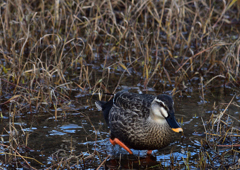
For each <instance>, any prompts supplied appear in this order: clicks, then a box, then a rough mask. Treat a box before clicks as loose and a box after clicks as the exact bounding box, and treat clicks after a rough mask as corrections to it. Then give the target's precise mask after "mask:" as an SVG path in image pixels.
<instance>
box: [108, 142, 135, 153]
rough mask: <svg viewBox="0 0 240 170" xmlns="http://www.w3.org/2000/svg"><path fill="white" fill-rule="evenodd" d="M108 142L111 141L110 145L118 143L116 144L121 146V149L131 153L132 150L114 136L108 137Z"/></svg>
mask: <svg viewBox="0 0 240 170" xmlns="http://www.w3.org/2000/svg"><path fill="white" fill-rule="evenodd" d="M110 142H111V144H112V145H116V144H118V145H119V146H121V147H122V148H123V149H125V150H126V151H128V153H130V154H133V153H132V151H131V150H130V149H129V148H128V147H127V146H126V145H125V144H124V143H122V142H121V141H120V140H119V139H118V138H114V139H113V140H112V139H110Z"/></svg>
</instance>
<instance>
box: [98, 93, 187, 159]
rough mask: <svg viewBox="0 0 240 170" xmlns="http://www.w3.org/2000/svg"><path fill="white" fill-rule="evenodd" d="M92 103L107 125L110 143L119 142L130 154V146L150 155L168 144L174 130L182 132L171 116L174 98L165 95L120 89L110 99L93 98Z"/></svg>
mask: <svg viewBox="0 0 240 170" xmlns="http://www.w3.org/2000/svg"><path fill="white" fill-rule="evenodd" d="M95 105H96V107H97V108H98V110H100V111H102V112H103V116H104V119H105V121H106V123H107V125H108V126H109V128H110V142H111V144H112V145H116V144H118V145H120V146H121V147H122V148H124V149H125V150H126V151H127V152H128V153H129V154H133V152H132V150H131V149H136V150H148V151H147V154H151V153H152V150H155V149H161V148H164V147H166V146H168V145H169V144H170V143H171V142H172V138H173V136H174V132H176V133H182V132H183V129H182V128H181V127H180V125H179V124H178V122H177V121H176V119H175V116H174V112H175V111H174V101H173V99H172V97H171V96H170V95H167V94H159V95H157V96H153V95H150V94H137V93H131V92H128V91H119V92H117V93H115V94H114V96H113V97H112V99H111V100H109V101H96V102H95ZM130 148H131V149H130Z"/></svg>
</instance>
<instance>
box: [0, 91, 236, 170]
mask: <svg viewBox="0 0 240 170" xmlns="http://www.w3.org/2000/svg"><path fill="white" fill-rule="evenodd" d="M133 92H136V91H133ZM151 94H157V93H156V92H154V91H151ZM219 94H221V93H217V91H214V92H213V93H210V92H208V94H206V95H205V101H207V103H205V104H202V103H198V102H199V101H200V100H201V98H200V97H199V95H198V94H197V93H196V94H195V93H191V94H186V95H182V96H177V95H175V96H174V101H175V115H176V119H177V120H178V121H179V122H180V124H181V127H182V128H183V130H184V134H183V136H181V135H180V136H176V138H175V141H174V142H172V143H171V144H170V146H167V147H166V148H163V149H161V150H154V151H153V154H152V155H151V156H147V155H146V151H138V150H133V155H129V154H128V153H127V152H126V151H125V150H124V149H122V148H120V147H118V146H117V145H116V146H114V147H113V146H111V144H110V142H109V129H108V127H107V125H106V123H105V121H104V118H103V115H102V113H101V112H99V111H97V110H96V109H95V106H94V101H95V100H98V96H93V99H91V100H90V101H89V103H86V99H85V98H84V97H81V98H78V99H77V101H76V103H73V105H75V106H79V107H80V109H77V108H76V110H77V111H72V110H71V111H69V112H67V111H66V110H65V113H66V116H65V118H61V117H60V118H58V120H57V121H55V120H54V119H48V117H50V116H52V115H49V116H48V117H47V116H46V114H45V116H41V117H40V116H39V117H35V118H34V119H31V120H29V118H27V116H22V118H21V119H20V118H19V119H17V118H16V119H15V122H16V123H15V128H17V129H18V131H19V134H20V135H21V130H23V131H24V132H25V133H27V134H28V136H29V138H28V141H27V147H28V149H26V150H25V151H23V152H26V153H27V154H28V156H30V157H34V158H35V159H37V160H38V161H39V162H41V163H43V164H44V166H43V165H41V166H40V165H39V164H38V163H36V162H34V161H32V164H34V166H35V167H39V168H44V167H49V166H50V165H52V164H54V162H55V161H57V160H59V159H61V158H64V157H66V158H67V157H69V155H71V154H74V155H76V156H79V157H78V159H76V160H78V162H77V163H76V164H74V165H75V167H79V168H96V167H98V166H99V165H100V163H101V162H102V161H104V160H105V159H106V158H107V156H108V155H111V156H110V157H109V158H108V159H107V160H106V162H105V168H108V169H116V168H122V169H139V168H164V167H171V166H173V167H175V166H177V167H184V166H185V164H186V161H188V162H189V163H191V164H197V163H198V162H197V161H196V159H198V157H199V155H198V154H199V149H200V147H201V139H204V138H205V134H204V127H203V122H202V120H203V121H204V122H205V121H207V120H209V118H210V116H211V114H212V112H213V111H212V110H214V109H213V105H214V102H215V103H216V105H220V104H221V103H228V102H229V101H230V100H231V98H232V96H231V95H228V96H223V95H219ZM76 96H77V95H76ZM87 98H89V96H87ZM238 100H239V99H238ZM79 103H81V105H79ZM83 105H84V106H86V105H88V106H89V107H81V106H83ZM219 109H224V107H222V108H219ZM228 113H229V114H230V115H232V116H234V117H235V118H236V119H239V117H238V116H239V114H237V113H238V108H237V107H234V106H231V107H229V109H228ZM2 119H3V122H2V123H1V125H0V126H1V128H2V129H3V127H7V126H8V119H7V118H2ZM17 122H18V123H17ZM238 125H239V123H238ZM25 135H26V134H25ZM2 138H3V140H4V141H8V138H9V135H8V134H3V135H2ZM19 140H25V138H21V137H19ZM59 150H61V154H54V153H56V152H57V151H59ZM93 153H95V155H92V154H93ZM56 155H57V156H56ZM80 156H82V157H80ZM83 157H84V158H89V159H87V160H84V161H83V159H82V158H83ZM76 160H75V161H76ZM78 164H79V165H78Z"/></svg>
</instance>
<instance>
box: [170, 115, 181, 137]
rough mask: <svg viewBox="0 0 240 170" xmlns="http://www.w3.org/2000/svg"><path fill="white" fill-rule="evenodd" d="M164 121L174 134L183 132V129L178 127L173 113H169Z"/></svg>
mask: <svg viewBox="0 0 240 170" xmlns="http://www.w3.org/2000/svg"><path fill="white" fill-rule="evenodd" d="M166 120H167V122H168V124H169V126H170V127H171V128H172V130H173V131H174V132H177V133H181V132H183V129H182V128H181V127H180V125H179V124H178V122H177V121H176V119H175V117H174V114H173V113H172V114H171V113H170V114H169V116H168V117H167V118H166Z"/></svg>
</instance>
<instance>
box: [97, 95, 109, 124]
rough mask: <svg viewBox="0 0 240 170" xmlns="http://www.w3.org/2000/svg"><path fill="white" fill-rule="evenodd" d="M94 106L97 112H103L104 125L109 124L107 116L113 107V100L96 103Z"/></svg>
mask: <svg viewBox="0 0 240 170" xmlns="http://www.w3.org/2000/svg"><path fill="white" fill-rule="evenodd" d="M95 105H96V107H97V108H98V110H101V111H102V112H103V116H104V119H105V121H106V123H107V124H109V119H108V116H109V111H110V110H111V108H112V106H113V99H111V100H109V101H108V102H104V101H96V102H95Z"/></svg>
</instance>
